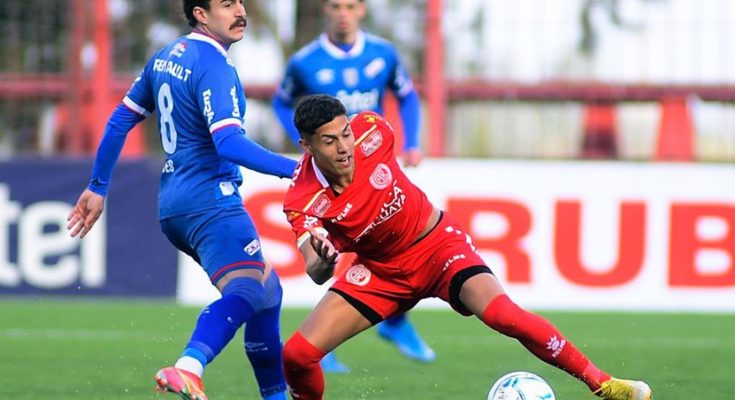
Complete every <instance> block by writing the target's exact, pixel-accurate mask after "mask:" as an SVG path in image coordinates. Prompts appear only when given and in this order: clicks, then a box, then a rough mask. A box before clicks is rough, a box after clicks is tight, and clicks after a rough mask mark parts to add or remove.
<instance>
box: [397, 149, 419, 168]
mask: <svg viewBox="0 0 735 400" xmlns="http://www.w3.org/2000/svg"><path fill="white" fill-rule="evenodd" d="M401 158H403V166H404V167H416V166H418V165H419V164H420V163H421V160H422V159H423V154H421V150H419V149H408V150H406V151H405V152H404V153H403V155H402V156H401Z"/></svg>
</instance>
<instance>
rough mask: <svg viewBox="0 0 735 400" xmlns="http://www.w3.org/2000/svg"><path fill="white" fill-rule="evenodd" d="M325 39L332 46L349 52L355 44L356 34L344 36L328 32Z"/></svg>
mask: <svg viewBox="0 0 735 400" xmlns="http://www.w3.org/2000/svg"><path fill="white" fill-rule="evenodd" d="M327 38H328V39H329V41H330V42H332V44H333V45H335V46H337V47H339V48H340V49H342V50H344V51H345V52H347V51H350V49H351V48H352V47H353V46H354V45H355V43H356V42H357V32H352V33H345V34H340V33H333V32H329V33H327Z"/></svg>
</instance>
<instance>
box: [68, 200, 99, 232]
mask: <svg viewBox="0 0 735 400" xmlns="http://www.w3.org/2000/svg"><path fill="white" fill-rule="evenodd" d="M104 208H105V198H104V197H102V196H100V195H99V194H97V193H95V192H93V191H91V190H89V189H86V190H85V191H84V192H82V195H81V196H79V200H77V204H76V205H75V206H74V208H73V209H72V210H71V212H70V213H69V216H68V217H67V218H66V220H67V221H68V222H69V224H67V225H66V229H68V230H70V231H71V232H70V234H71V237H76V236H77V235H79V238H80V239H81V238H83V237H85V236H86V235H87V233H89V230H90V229H92V227H93V226H94V224H95V222H97V220H98V219H99V217H100V215H102V210H104Z"/></svg>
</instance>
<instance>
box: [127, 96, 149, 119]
mask: <svg viewBox="0 0 735 400" xmlns="http://www.w3.org/2000/svg"><path fill="white" fill-rule="evenodd" d="M122 102H123V104H125V106H126V107H128V108H129V109H131V110H133V111H135V112H137V113H138V114H140V115H142V116H144V117H147V116H149V115H151V112H150V111H148V110H146V109H145V108H143V107H141V106H139V105H138V103H136V102H134V101H133V100H132V99H131V98H130V97H128V96H125V97H124V98H123V101H122Z"/></svg>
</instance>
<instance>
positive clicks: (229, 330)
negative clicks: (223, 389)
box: [155, 277, 264, 400]
mask: <svg viewBox="0 0 735 400" xmlns="http://www.w3.org/2000/svg"><path fill="white" fill-rule="evenodd" d="M263 293H264V292H263V284H262V283H260V281H259V280H256V279H253V278H248V277H237V278H233V279H232V280H231V281H230V282H229V283H228V284H227V286H225V287H224V289H222V297H221V298H220V299H219V300H217V301H215V302H213V303H212V304H210V305H209V306H207V307H206V308H204V310H202V313H201V314H200V315H199V319H198V320H197V324H196V327H195V328H194V332H193V333H192V335H191V339H190V340H189V343H188V344H187V346H186V349H185V350H184V353H183V355H182V356H181V358H179V360H178V361H177V362H176V365H174V367H168V368H163V369H161V370H160V371H158V373H157V374H156V376H155V379H156V383H157V384H158V389H159V390H161V391H167V392H172V393H176V394H178V395H180V396H181V398H183V399H185V400H206V399H207V397H206V396H205V395H204V389H203V385H202V383H201V377H202V374H203V373H204V367H205V366H206V365H207V364H209V363H210V362H211V361H212V360H213V359H214V358H215V357H216V356H217V354H219V353H220V351H222V349H223V348H224V347H225V346H226V345H227V343H229V341H230V340H232V337H233V336H234V335H235V332H237V330H238V329H239V328H240V326H242V324H244V323H245V322H246V321H248V320H249V319H250V318H251V317H252V316H253V314H255V312H256V311H257V310H260V308H261V307H262V305H263ZM177 378H180V380H179V379H177ZM184 378H186V379H184ZM195 378H196V379H195ZM197 379H198V382H197Z"/></svg>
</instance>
